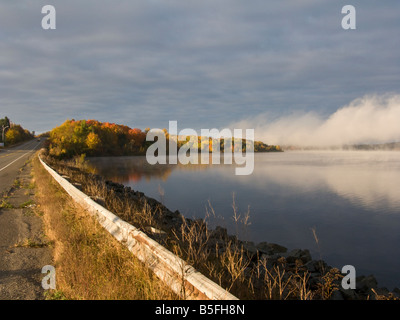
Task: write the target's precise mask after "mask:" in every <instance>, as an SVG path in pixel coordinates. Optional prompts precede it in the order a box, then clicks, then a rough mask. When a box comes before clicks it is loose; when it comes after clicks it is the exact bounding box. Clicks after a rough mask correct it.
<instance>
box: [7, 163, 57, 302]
mask: <svg viewBox="0 0 400 320" xmlns="http://www.w3.org/2000/svg"><path fill="white" fill-rule="evenodd" d="M30 159H32V156H31V157H30ZM0 226H1V229H2V232H1V233H0V300H41V299H44V292H45V291H44V289H43V288H42V286H41V281H42V278H43V277H44V276H45V275H44V274H42V273H41V271H42V267H43V266H45V265H51V264H52V260H53V258H52V250H51V243H49V242H48V241H47V240H46V236H45V234H44V227H43V220H42V217H41V215H40V211H39V210H37V208H36V204H35V188H34V181H33V178H32V161H31V160H28V161H27V162H25V164H24V165H23V166H22V167H21V169H20V170H19V172H18V175H17V178H16V179H15V181H14V183H13V185H12V187H11V189H9V190H8V191H7V192H5V193H4V194H3V196H2V198H1V199H0Z"/></svg>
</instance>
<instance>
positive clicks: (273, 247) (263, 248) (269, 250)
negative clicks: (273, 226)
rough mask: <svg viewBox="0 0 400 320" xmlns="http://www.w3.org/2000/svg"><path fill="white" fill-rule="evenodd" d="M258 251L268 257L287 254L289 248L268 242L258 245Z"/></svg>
mask: <svg viewBox="0 0 400 320" xmlns="http://www.w3.org/2000/svg"><path fill="white" fill-rule="evenodd" d="M257 249H258V250H259V251H260V252H261V253H265V254H267V255H272V254H275V253H285V252H287V248H285V247H283V246H281V245H279V244H276V243H268V242H260V243H259V244H258V245H257Z"/></svg>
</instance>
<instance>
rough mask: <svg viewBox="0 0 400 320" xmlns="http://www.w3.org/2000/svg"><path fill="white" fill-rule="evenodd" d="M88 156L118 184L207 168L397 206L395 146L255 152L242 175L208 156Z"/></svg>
mask: <svg viewBox="0 0 400 320" xmlns="http://www.w3.org/2000/svg"><path fill="white" fill-rule="evenodd" d="M90 162H91V164H92V166H93V167H94V169H95V171H96V172H97V173H99V174H101V175H103V176H105V177H106V178H107V179H109V180H113V181H115V182H119V183H123V184H131V185H132V184H137V183H139V182H141V181H142V180H144V181H147V182H149V181H150V180H152V179H153V180H154V179H155V180H159V181H164V182H165V181H167V180H168V178H169V177H170V176H171V174H172V172H173V171H175V170H176V171H184V172H185V171H186V172H188V171H191V172H201V171H205V170H212V173H213V175H215V176H219V177H220V179H224V180H229V181H231V183H232V184H240V185H242V186H243V187H245V188H246V189H247V190H249V189H252V190H260V189H262V190H268V189H274V188H276V186H280V188H284V189H285V190H286V191H285V192H286V194H289V193H291V194H296V193H312V192H315V191H317V190H321V189H327V190H330V192H333V193H335V194H337V195H339V196H340V197H343V198H345V199H348V200H349V201H351V202H352V203H354V204H356V205H359V206H362V207H366V208H371V209H380V210H382V211H381V212H399V211H400V209H399V208H400V188H399V187H398V184H399V181H400V152H362V151H358V152H349V151H345V152H286V153H277V154H256V157H255V171H254V173H253V174H252V175H251V176H244V177H240V176H236V175H235V174H234V171H233V167H234V166H235V164H232V165H225V164H223V160H221V164H220V165H213V164H212V163H213V159H212V158H211V157H210V160H209V164H198V165H193V164H187V165H182V164H179V163H178V164H177V165H171V164H166V165H159V164H158V165H150V164H148V162H147V161H146V158H145V157H100V158H92V159H90ZM204 162H205V161H203V163H204ZM199 163H201V162H200V161H199ZM274 186H275V187H274Z"/></svg>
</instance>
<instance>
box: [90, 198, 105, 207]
mask: <svg viewBox="0 0 400 320" xmlns="http://www.w3.org/2000/svg"><path fill="white" fill-rule="evenodd" d="M90 198H91V199H92V200H93V201H95V202H97V203H98V204H99V205H101V206H102V207H105V206H106V201H105V199H104V198H102V197H99V196H92V197H90Z"/></svg>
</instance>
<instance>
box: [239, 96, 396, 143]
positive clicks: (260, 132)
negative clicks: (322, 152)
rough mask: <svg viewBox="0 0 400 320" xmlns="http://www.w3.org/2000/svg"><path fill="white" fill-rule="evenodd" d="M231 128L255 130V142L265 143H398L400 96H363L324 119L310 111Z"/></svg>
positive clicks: (262, 117) (249, 121)
mask: <svg viewBox="0 0 400 320" xmlns="http://www.w3.org/2000/svg"><path fill="white" fill-rule="evenodd" d="M232 126H233V127H234V128H242V129H245V128H254V129H255V139H256V140H261V141H264V142H266V143H268V144H279V145H296V146H315V147H329V146H343V145H352V144H375V143H387V142H398V141H400V95H394V94H392V95H384V96H364V97H362V98H358V99H356V100H354V101H352V102H351V103H350V104H348V105H346V106H344V107H342V108H340V109H338V110H337V111H336V112H334V113H333V114H331V115H330V116H329V117H327V118H326V117H325V118H324V117H322V116H320V115H318V114H317V113H315V112H309V113H293V114H290V115H286V116H283V117H280V118H277V119H273V120H271V118H270V117H269V116H268V114H263V115H257V116H256V117H253V118H247V119H245V120H243V121H240V122H238V123H235V124H233V125H232Z"/></svg>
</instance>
